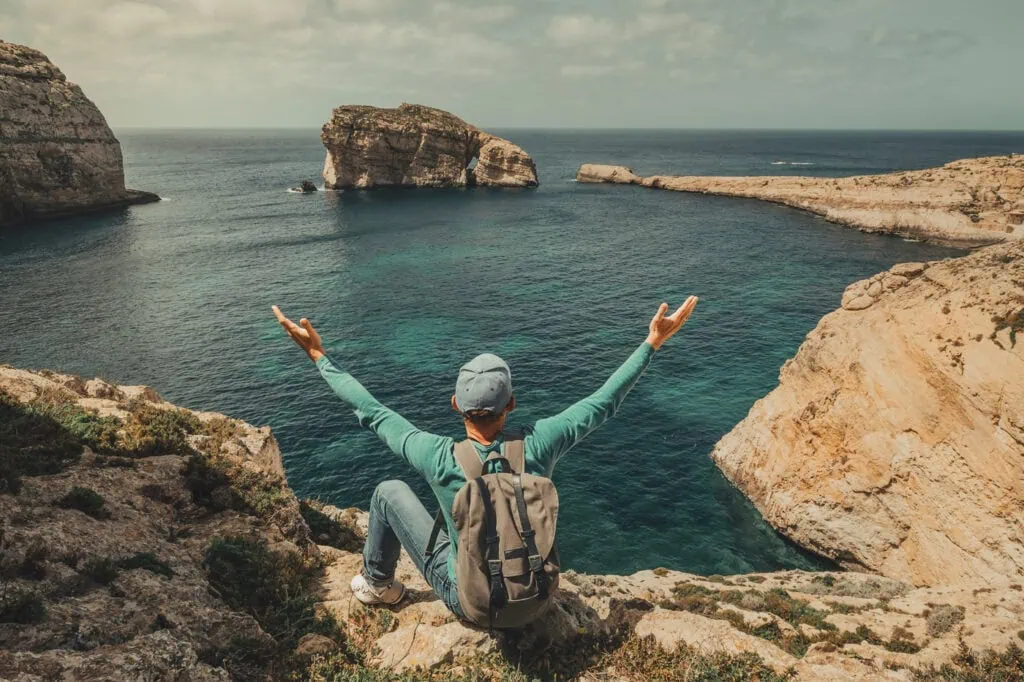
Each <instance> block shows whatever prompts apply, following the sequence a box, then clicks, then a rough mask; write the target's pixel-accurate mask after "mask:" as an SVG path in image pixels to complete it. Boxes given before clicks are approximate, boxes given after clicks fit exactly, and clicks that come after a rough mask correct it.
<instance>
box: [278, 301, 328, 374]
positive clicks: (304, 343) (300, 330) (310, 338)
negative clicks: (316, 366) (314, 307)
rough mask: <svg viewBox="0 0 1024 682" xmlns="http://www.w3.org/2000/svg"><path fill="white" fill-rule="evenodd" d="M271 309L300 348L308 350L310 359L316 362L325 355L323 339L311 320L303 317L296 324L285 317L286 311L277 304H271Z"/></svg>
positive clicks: (307, 353)
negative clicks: (282, 310)
mask: <svg viewBox="0 0 1024 682" xmlns="http://www.w3.org/2000/svg"><path fill="white" fill-rule="evenodd" d="M271 310H273V311H274V316H275V317H276V318H277V321H278V322H280V323H281V326H282V327H284V330H285V331H286V332H288V336H290V337H292V341H294V342H295V343H296V344H298V346H299V348H301V349H302V350H304V351H306V355H308V356H309V359H310V360H312V361H313V362H316V361H317V360H319V359H320V358H322V357H323V356H324V345H323V341H321V340H320V335H319V334H317V333H316V330H315V329H313V325H311V324H310V323H309V320H307V319H306V318H302V319H301V320H299V324H295V323H294V322H292V321H291V320H289V319H288V318H287V317H285V316H284V313H282V312H281V309H280V308H278V307H277V306H276V305H275V306H271ZM299 325H301V326H299Z"/></svg>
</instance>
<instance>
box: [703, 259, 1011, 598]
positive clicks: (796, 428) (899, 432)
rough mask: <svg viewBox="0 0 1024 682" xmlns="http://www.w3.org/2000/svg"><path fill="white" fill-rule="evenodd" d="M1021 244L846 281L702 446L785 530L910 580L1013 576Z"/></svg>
mask: <svg viewBox="0 0 1024 682" xmlns="http://www.w3.org/2000/svg"><path fill="white" fill-rule="evenodd" d="M1021 332H1024V242H1022V241H1019V240H1015V241H1012V242H1007V243H1005V244H1001V245H998V246H993V247H989V248H986V249H981V250H979V251H977V252H975V253H973V254H971V255H969V256H965V257H963V258H956V259H950V260H944V261H937V262H932V263H903V264H900V265H896V266H895V267H893V268H892V269H891V270H889V271H887V272H883V273H881V274H879V275H876V276H874V277H871V278H870V279H866V280H863V281H861V282H857V283H855V284H853V285H851V286H850V287H849V288H848V289H847V290H846V293H845V294H844V295H843V299H842V308H841V309H840V310H837V311H836V312H833V313H831V314H829V315H827V316H825V317H824V318H823V319H822V320H821V322H820V323H819V324H818V326H817V327H816V328H815V329H814V330H813V331H811V332H810V334H808V335H807V339H806V340H805V341H804V343H803V345H802V346H801V347H800V349H799V350H798V351H797V354H796V356H795V357H794V358H792V359H791V360H789V361H787V362H786V364H785V365H784V366H783V368H782V371H781V372H780V374H779V385H778V387H777V388H776V389H775V390H774V391H772V392H771V393H770V394H769V395H768V396H766V397H765V398H763V399H761V400H759V401H758V402H757V403H756V404H755V405H754V407H753V408H752V409H751V410H750V413H749V414H748V415H747V417H746V418H745V419H744V420H743V421H742V422H740V423H739V424H738V425H737V426H736V427H735V428H734V429H733V430H732V432H731V433H729V434H728V435H726V436H725V437H724V438H723V439H722V440H721V441H720V442H719V443H718V445H717V447H716V448H715V451H714V454H713V457H714V460H715V462H716V463H717V464H718V466H719V468H721V470H722V471H723V472H724V473H725V475H726V477H728V478H729V480H731V481H732V482H733V483H734V484H735V485H736V486H737V487H738V488H739V489H740V490H741V491H743V493H744V494H746V495H747V496H748V497H749V498H750V499H751V500H753V502H754V504H755V505H756V506H757V507H758V509H759V510H760V511H761V513H762V514H763V515H764V516H765V518H766V519H767V520H768V521H769V522H770V523H771V524H772V525H774V526H775V527H776V528H778V529H779V530H780V531H782V532H783V533H785V534H786V535H787V536H789V537H790V538H792V539H793V540H795V541H796V542H798V543H799V544H801V545H803V546H804V547H808V548H810V549H813V550H815V551H817V552H819V553H821V554H824V555H826V556H829V557H832V558H833V559H835V560H837V561H839V562H840V563H843V564H846V565H847V566H849V567H851V568H858V569H860V570H868V571H872V572H876V573H880V574H883V575H886V576H889V577H892V578H895V579H898V580H902V581H906V582H910V583H913V584H917V585H939V584H962V583H966V582H979V583H985V584H989V585H1003V584H1006V583H1007V582H1011V583H1012V582H1020V581H1021V580H1024V334H1022V333H1021Z"/></svg>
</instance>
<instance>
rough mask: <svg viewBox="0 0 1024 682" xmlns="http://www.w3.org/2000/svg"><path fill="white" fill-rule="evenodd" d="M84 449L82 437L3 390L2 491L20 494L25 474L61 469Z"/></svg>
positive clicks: (0, 417)
mask: <svg viewBox="0 0 1024 682" xmlns="http://www.w3.org/2000/svg"><path fill="white" fill-rule="evenodd" d="M81 452H82V446H81V442H80V441H79V439H78V438H76V437H75V436H74V434H72V433H70V432H69V431H68V430H67V429H66V428H65V427H64V426H63V425H61V423H60V422H58V421H57V420H56V419H54V418H53V417H52V416H50V415H49V414H47V413H46V412H45V411H44V410H42V409H41V408H40V407H39V406H25V405H22V404H21V403H19V402H18V401H17V400H15V399H14V397H12V396H11V395H9V394H8V393H6V392H4V391H2V390H0V493H10V494H17V493H18V491H20V490H21V478H22V477H23V476H46V475H51V474H57V473H60V472H61V471H63V470H64V467H66V466H68V465H69V464H71V463H73V462H75V461H77V460H78V457H79V455H81Z"/></svg>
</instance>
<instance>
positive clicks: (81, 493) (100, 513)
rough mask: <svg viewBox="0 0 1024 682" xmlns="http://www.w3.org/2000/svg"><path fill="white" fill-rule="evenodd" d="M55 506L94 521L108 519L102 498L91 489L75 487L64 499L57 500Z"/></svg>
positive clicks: (108, 513) (108, 514)
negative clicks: (72, 510)
mask: <svg viewBox="0 0 1024 682" xmlns="http://www.w3.org/2000/svg"><path fill="white" fill-rule="evenodd" d="M57 506H58V507H63V508H64V509H77V510H78V511H80V512H82V513H83V514H88V515H89V516H91V517H93V518H94V519H107V518H110V510H109V509H107V508H106V501H105V500H104V499H103V496H102V495H100V494H99V493H98V492H96V491H95V490H93V489H91V488H83V487H81V486H77V485H76V486H75V487H74V488H72V489H71V490H70V491H69V492H68V493H67V494H66V495H65V496H64V497H62V498H60V499H59V500H57Z"/></svg>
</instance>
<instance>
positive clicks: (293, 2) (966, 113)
mask: <svg viewBox="0 0 1024 682" xmlns="http://www.w3.org/2000/svg"><path fill="white" fill-rule="evenodd" d="M1022 29H1024V0H972V1H968V0H522V1H513V0H507V1H504V2H502V1H500V0H496V1H491V0H476V1H475V2H473V1H471V0H436V1H435V0H0V39H3V40H6V41H8V42H14V43H22V44H26V45H30V46H32V47H35V48H37V49H40V50H42V51H43V52H45V53H46V54H47V55H49V57H50V58H51V59H52V60H53V61H54V62H55V63H56V64H57V65H58V66H59V67H60V68H61V69H62V70H63V71H64V72H65V74H67V76H68V78H69V79H70V80H72V81H73V82H75V83H78V84H79V85H81V86H82V88H83V89H84V90H85V92H86V94H87V95H88V96H89V97H90V98H92V99H93V101H95V102H96V103H97V105H99V107H100V109H101V110H102V111H103V112H104V114H105V115H106V117H107V119H108V121H109V122H110V123H111V125H112V126H114V127H115V128H116V127H128V126H153V127H179V126H186V127H311V126H317V127H319V126H320V125H322V124H323V123H324V122H325V121H326V120H327V119H328V118H329V116H330V111H331V109H332V108H333V107H335V106H338V105H341V104H372V105H377V106H396V105H398V104H400V103H401V102H415V103H419V104H427V105H430V106H435V107H440V108H442V109H447V110H449V111H452V112H453V113H456V114H457V115H459V116H461V117H462V118H464V119H466V120H467V121H469V122H471V123H475V124H477V125H480V126H485V127H486V126H491V127H497V128H509V127H563V128H845V129H850V128H854V129H874V128H894V129H976V130H988V129H1002V130H1020V129H1024V66H1022V65H1024V34H1022Z"/></svg>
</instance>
